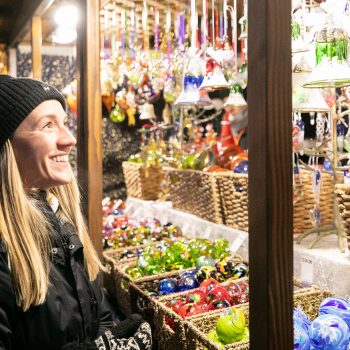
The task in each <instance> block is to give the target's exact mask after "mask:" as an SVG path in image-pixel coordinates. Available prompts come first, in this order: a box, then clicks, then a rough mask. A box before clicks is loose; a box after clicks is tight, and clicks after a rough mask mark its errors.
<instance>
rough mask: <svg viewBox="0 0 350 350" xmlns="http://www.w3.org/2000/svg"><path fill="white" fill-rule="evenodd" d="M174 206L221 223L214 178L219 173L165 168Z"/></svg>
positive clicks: (216, 186) (218, 198) (218, 194)
mask: <svg viewBox="0 0 350 350" xmlns="http://www.w3.org/2000/svg"><path fill="white" fill-rule="evenodd" d="M167 174H168V178H169V181H168V183H169V187H170V188H169V194H170V199H171V201H172V203H173V206H174V208H176V209H179V210H182V211H186V212H188V213H191V214H194V215H196V216H198V217H200V218H202V219H204V220H208V221H212V222H215V223H217V224H222V223H223V220H222V204H221V198H220V192H219V186H218V183H217V181H216V178H217V176H218V174H219V173H208V172H204V171H199V170H178V169H167Z"/></svg>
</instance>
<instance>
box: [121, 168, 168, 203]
mask: <svg viewBox="0 0 350 350" xmlns="http://www.w3.org/2000/svg"><path fill="white" fill-rule="evenodd" d="M123 174H124V178H125V184H126V191H127V194H128V196H130V197H135V198H139V199H145V200H157V199H158V198H159V197H160V196H161V193H162V191H161V185H162V182H163V180H164V179H165V176H164V172H163V170H162V168H161V167H156V166H152V167H149V168H146V167H145V166H144V165H142V164H137V163H131V162H123Z"/></svg>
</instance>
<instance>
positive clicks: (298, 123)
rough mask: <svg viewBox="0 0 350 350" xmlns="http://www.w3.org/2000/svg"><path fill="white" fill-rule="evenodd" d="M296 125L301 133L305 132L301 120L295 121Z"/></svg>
mask: <svg viewBox="0 0 350 350" xmlns="http://www.w3.org/2000/svg"><path fill="white" fill-rule="evenodd" d="M296 125H297V126H298V127H299V129H300V130H301V131H305V123H304V122H303V121H302V120H301V119H300V120H298V121H297V123H296Z"/></svg>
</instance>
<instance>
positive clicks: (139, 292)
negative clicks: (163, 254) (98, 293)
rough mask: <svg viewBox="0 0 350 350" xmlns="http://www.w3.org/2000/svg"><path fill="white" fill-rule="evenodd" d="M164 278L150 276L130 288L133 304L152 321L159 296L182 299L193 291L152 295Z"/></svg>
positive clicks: (170, 275)
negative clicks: (154, 305)
mask: <svg viewBox="0 0 350 350" xmlns="http://www.w3.org/2000/svg"><path fill="white" fill-rule="evenodd" d="M234 258H235V261H236V262H237V263H239V262H243V259H242V257H240V256H239V255H234ZM245 263H246V264H248V263H247V262H245ZM194 268H195V267H191V268H189V269H187V270H192V269H194ZM184 271H186V270H181V271H171V272H169V273H167V276H166V277H167V278H177V277H179V275H180V274H181V273H183V272H184ZM163 278H165V277H164V275H157V276H148V277H144V278H142V279H139V280H136V281H133V282H131V283H130V288H129V290H130V296H131V300H132V304H133V305H135V307H136V311H137V312H138V313H140V314H141V315H142V316H143V318H145V319H147V320H148V321H149V322H150V323H152V322H153V319H154V317H155V313H154V309H153V301H154V300H156V299H158V298H160V299H162V298H163V299H164V298H165V299H169V298H170V299H172V300H177V299H182V298H186V296H187V294H188V293H190V292H191V291H193V290H188V291H185V292H178V293H171V294H167V295H166V296H163V297H150V296H149V292H152V291H156V290H157V289H158V285H159V282H160V280H162V279H163ZM240 280H241V279H240ZM240 280H239V281H240Z"/></svg>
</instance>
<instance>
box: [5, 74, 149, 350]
mask: <svg viewBox="0 0 350 350" xmlns="http://www.w3.org/2000/svg"><path fill="white" fill-rule="evenodd" d="M65 109H66V103H65V100H64V97H63V96H62V95H61V94H60V93H59V92H58V91H57V90H56V89H55V88H54V87H52V86H50V85H47V84H44V83H42V82H40V81H36V80H33V79H28V78H13V77H10V76H6V75H2V76H0V184H1V191H0V204H1V206H0V281H1V283H0V349H50V350H56V349H57V350H58V349H61V348H62V347H63V346H65V349H71V348H77V349H78V348H79V349H96V348H97V349H121V348H122V349H128V348H132V349H150V348H151V335H150V328H149V325H148V324H147V323H145V322H142V319H140V318H139V317H137V316H132V317H131V318H129V319H127V320H126V321H123V322H122V323H121V324H120V325H118V326H117V327H112V326H113V322H112V318H111V314H110V312H109V310H108V309H107V307H106V304H105V300H104V297H103V294H102V292H101V289H100V287H99V283H98V278H97V277H98V273H99V271H100V269H102V268H103V267H102V265H101V262H100V261H99V259H98V256H97V254H96V251H95V250H94V247H93V245H92V243H91V241H90V239H89V236H88V233H87V229H86V226H85V223H84V219H83V216H82V213H81V210H80V200H79V191H78V186H77V183H76V181H75V178H74V176H73V174H72V170H71V167H70V165H69V162H68V157H69V153H70V151H71V149H72V147H74V146H75V144H76V140H75V138H74V137H73V136H72V134H71V133H70V132H69V130H68V129H67V127H66V119H67V116H66V113H65ZM135 331H136V333H135V334H134V335H133V336H132V337H130V336H131V335H132V334H133V333H134V332H135ZM118 337H121V338H127V337H130V338H128V339H121V340H120V339H117V338H118Z"/></svg>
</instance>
